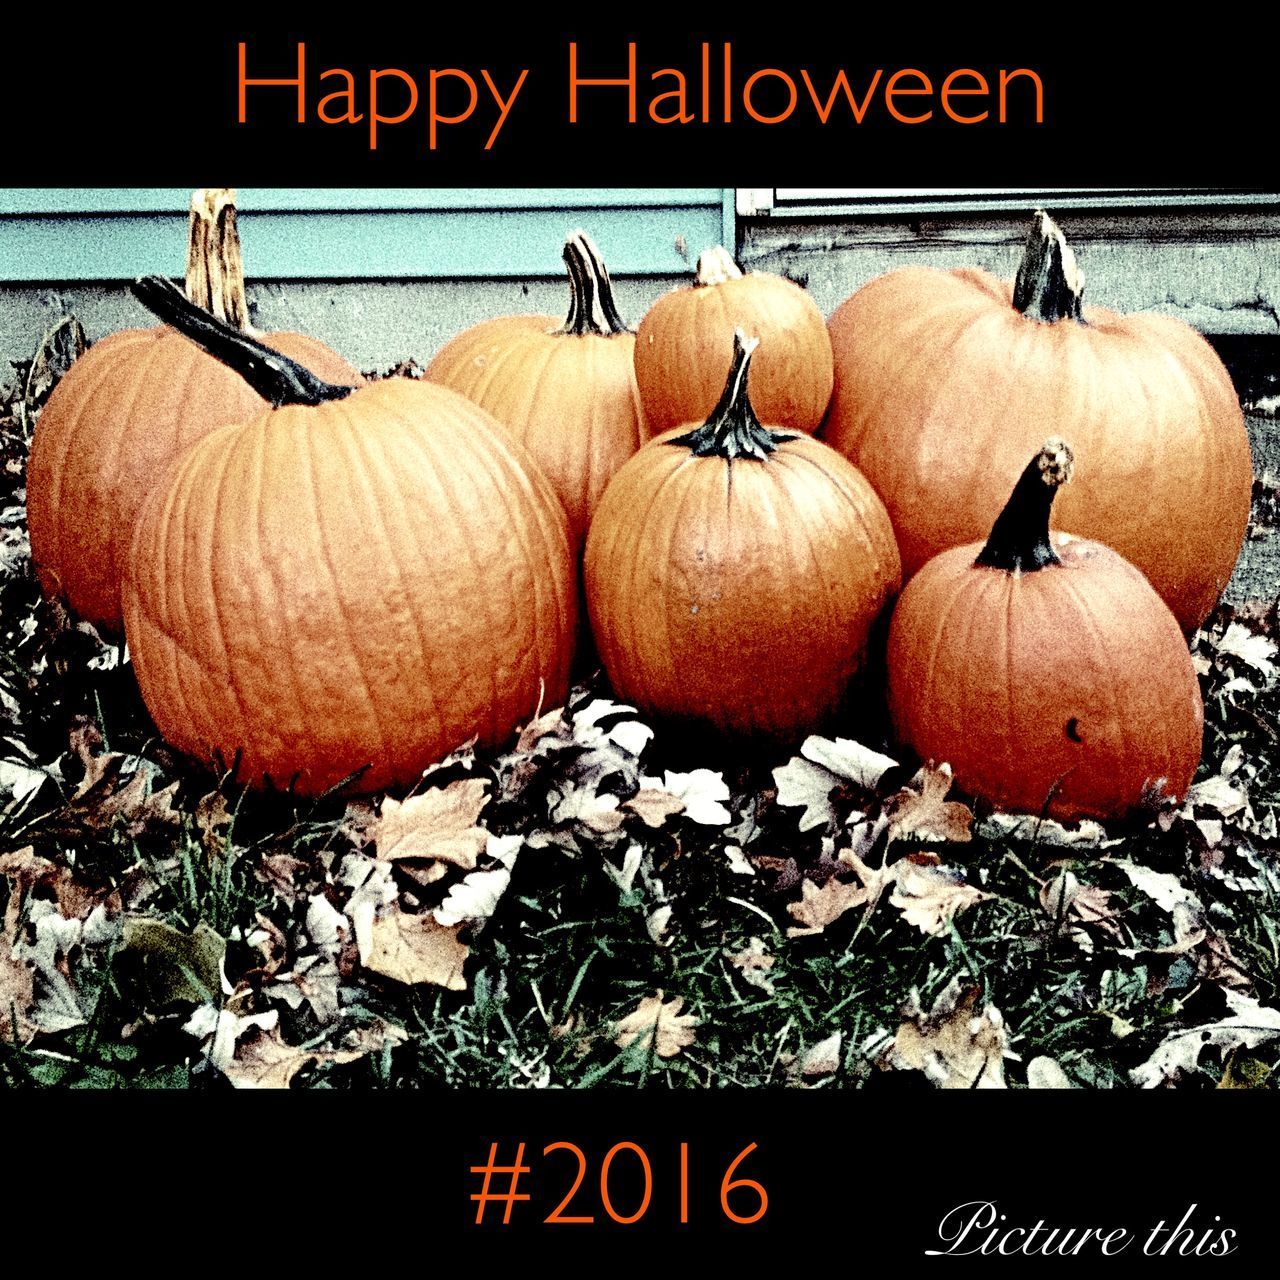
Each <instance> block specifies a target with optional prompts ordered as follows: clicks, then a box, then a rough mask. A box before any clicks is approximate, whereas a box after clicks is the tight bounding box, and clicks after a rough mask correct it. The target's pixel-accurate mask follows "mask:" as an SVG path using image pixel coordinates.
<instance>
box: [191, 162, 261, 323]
mask: <svg viewBox="0 0 1280 1280" xmlns="http://www.w3.org/2000/svg"><path fill="white" fill-rule="evenodd" d="M186 285H187V297H188V298H189V299H190V300H191V301H192V302H194V303H195V305H196V306H197V307H203V308H204V310H206V311H208V312H209V313H210V314H211V315H213V316H216V317H217V318H218V319H219V320H221V321H223V322H224V323H226V324H229V325H231V326H232V327H233V328H235V329H242V330H244V331H246V332H248V330H249V304H248V301H247V299H246V298H245V292H244V261H243V258H242V256H241V252H240V232H239V230H238V229H237V227H236V193H235V190H234V189H233V188H231V187H208V188H205V189H202V190H199V191H193V192H192V193H191V215H190V219H189V223H188V235H187V279H186Z"/></svg>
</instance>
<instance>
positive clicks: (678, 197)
mask: <svg viewBox="0 0 1280 1280" xmlns="http://www.w3.org/2000/svg"><path fill="white" fill-rule="evenodd" d="M189 196H190V192H189V191H187V190H185V189H179V188H109V187H97V188H78V189H59V188H10V189H8V190H3V191H0V281H27V282H61V281H90V280H128V279H132V278H133V277H134V276H138V275H142V274H145V273H148V272H162V273H165V274H169V275H177V274H179V273H180V272H181V269H182V264H183V257H184V250H185V245H186V208H187V201H188V199H189ZM239 205H240V226H241V233H242V236H243V239H244V244H245V261H246V266H247V269H248V274H249V275H250V277H251V278H253V279H258V280H270V279H277V280H308V279H415V278H416V279H440V278H448V279H466V278H494V277H499V278H500V277H510V276H546V275H558V274H559V273H560V271H561V261H560V249H561V246H562V244H563V242H564V237H565V235H566V234H567V233H568V232H570V231H572V230H574V229H575V228H577V227H583V228H585V229H586V230H587V231H588V232H589V233H590V234H591V236H592V237H593V238H594V239H595V240H596V242H597V243H598V244H599V245H600V249H601V252H602V253H603V254H604V255H605V259H606V261H607V262H608V264H609V269H610V270H611V271H612V272H614V273H615V274H617V275H639V276H644V275H669V274H676V273H679V272H682V271H684V270H688V269H689V267H690V264H691V263H692V260H693V259H694V258H695V257H696V256H697V254H698V252H699V250H700V249H703V248H705V247H706V246H708V245H711V244H715V243H718V242H719V243H727V244H730V245H732V244H733V235H734V225H733V192H732V191H726V190H722V189H720V188H698V189H675V190H663V189H657V188H619V189H590V188H544V189H523V188H487V189H478V190H474V191H470V190H462V189H456V188H425V189H413V190H409V189H364V188H334V189H322V190H300V189H295V188H270V189H264V188H256V189H253V188H250V189H242V190H241V191H240V193H239ZM682 247H683V253H682V251H681V248H682Z"/></svg>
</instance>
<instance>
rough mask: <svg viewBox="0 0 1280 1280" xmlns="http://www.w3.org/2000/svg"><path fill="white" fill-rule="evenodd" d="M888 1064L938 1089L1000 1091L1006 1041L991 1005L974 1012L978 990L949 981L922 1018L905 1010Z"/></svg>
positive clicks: (912, 1009)
mask: <svg viewBox="0 0 1280 1280" xmlns="http://www.w3.org/2000/svg"><path fill="white" fill-rule="evenodd" d="M905 1012H906V1015H907V1019H908V1020H907V1021H906V1022H904V1023H903V1024H902V1026H900V1027H899V1028H898V1033H897V1035H896V1036H895V1037H894V1040H893V1046H892V1048H891V1049H890V1051H889V1054H888V1064H889V1065H890V1066H891V1067H894V1068H896V1069H898V1070H911V1071H920V1072H923V1073H924V1075H925V1077H926V1078H927V1079H928V1080H930V1081H931V1082H932V1083H933V1084H935V1085H937V1086H938V1087H939V1088H941V1089H1003V1088H1005V1087H1006V1085H1005V1079H1004V1058H1005V1053H1006V1042H1007V1035H1006V1032H1005V1026H1004V1019H1003V1018H1002V1017H1001V1016H1000V1011H999V1010H998V1009H997V1008H995V1006H994V1005H983V1006H982V1007H979V1006H978V988H977V987H971V986H966V985H965V984H964V982H963V981H962V980H961V979H960V978H955V979H953V980H952V982H951V984H950V985H949V986H948V987H947V988H946V989H945V990H944V991H943V992H942V994H941V995H940V996H939V997H938V999H937V1001H936V1002H935V1003H934V1006H933V1008H932V1009H931V1010H930V1011H929V1013H928V1014H925V1013H924V1012H923V1011H922V1010H921V1009H920V1008H919V1006H918V1005H916V1006H914V1007H910V1008H908V1009H907V1010H906V1011H905Z"/></svg>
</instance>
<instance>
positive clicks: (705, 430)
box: [667, 329, 795, 461]
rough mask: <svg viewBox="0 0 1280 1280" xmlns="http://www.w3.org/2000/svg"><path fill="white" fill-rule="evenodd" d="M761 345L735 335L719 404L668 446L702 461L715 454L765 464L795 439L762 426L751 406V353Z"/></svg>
mask: <svg viewBox="0 0 1280 1280" xmlns="http://www.w3.org/2000/svg"><path fill="white" fill-rule="evenodd" d="M759 345H760V339H759V338H748V337H747V336H746V334H744V333H743V332H742V330H741V329H738V330H737V331H736V332H735V333H734V335H733V367H732V368H731V369H730V370H729V378H728V381H727V382H726V383H725V384H724V391H723V392H722V393H721V396H720V402H719V404H717V405H716V407H715V408H714V409H712V411H711V416H710V417H709V418H708V419H707V420H706V422H704V423H703V424H702V426H700V427H696V428H695V429H694V430H693V431H689V432H686V434H684V435H682V436H676V438H675V439H674V440H668V441H667V443H668V444H678V445H684V446H685V447H686V448H687V449H690V450H692V452H693V453H695V454H696V455H697V456H698V457H700V458H705V457H708V456H710V455H715V456H717V457H721V458H730V459H732V458H758V459H760V460H761V461H763V460H764V459H765V458H767V457H768V456H769V455H770V454H771V453H772V452H773V451H774V450H775V449H776V448H777V447H778V446H779V445H780V444H781V443H782V442H783V441H784V440H794V439H795V432H792V431H771V430H770V429H769V428H768V427H766V426H764V425H762V424H761V422H760V419H759V418H757V417H756V411H755V410H754V409H753V408H752V407H751V397H750V396H749V395H748V394H747V379H748V377H749V375H750V372H751V354H752V352H753V351H755V349H756V348H757V347H758V346H759Z"/></svg>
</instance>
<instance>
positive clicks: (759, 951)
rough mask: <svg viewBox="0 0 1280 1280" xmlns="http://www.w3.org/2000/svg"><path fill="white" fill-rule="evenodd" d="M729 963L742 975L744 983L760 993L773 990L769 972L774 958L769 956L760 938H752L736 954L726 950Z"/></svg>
mask: <svg viewBox="0 0 1280 1280" xmlns="http://www.w3.org/2000/svg"><path fill="white" fill-rule="evenodd" d="M725 955H726V956H728V959H729V963H730V964H731V965H733V967H734V968H735V969H737V970H738V972H739V973H741V974H742V979H743V981H744V982H748V983H750V984H751V985H752V986H753V987H759V988H760V990H761V991H772V990H773V979H772V978H771V977H770V976H769V970H770V969H772V968H773V966H774V963H775V961H776V957H775V956H772V955H770V954H769V950H768V948H767V947H766V946H765V945H764V941H763V940H762V939H760V938H752V939H751V940H750V941H749V942H748V943H747V945H746V946H745V947H744V948H743V949H742V950H741V951H739V952H737V953H736V954H731V953H730V952H729V951H727V950H726V952H725Z"/></svg>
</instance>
